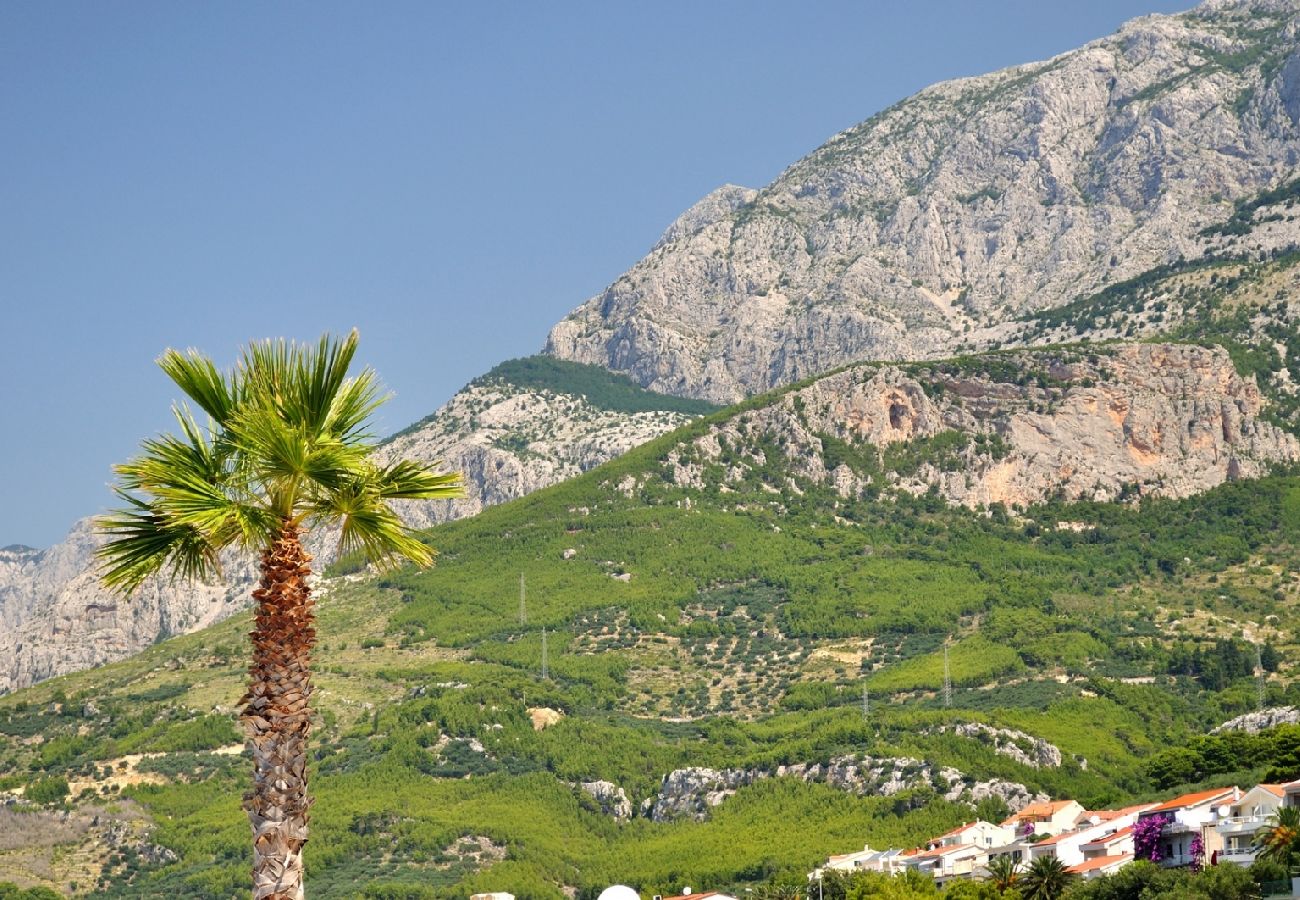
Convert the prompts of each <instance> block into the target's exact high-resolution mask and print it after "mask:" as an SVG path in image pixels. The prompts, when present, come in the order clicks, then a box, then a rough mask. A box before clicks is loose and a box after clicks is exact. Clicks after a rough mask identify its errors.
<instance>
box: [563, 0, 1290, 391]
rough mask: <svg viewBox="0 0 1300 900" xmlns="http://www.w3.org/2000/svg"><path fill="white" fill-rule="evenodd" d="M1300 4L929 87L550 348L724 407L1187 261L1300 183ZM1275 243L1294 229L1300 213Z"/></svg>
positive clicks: (632, 276) (657, 251) (987, 337)
mask: <svg viewBox="0 0 1300 900" xmlns="http://www.w3.org/2000/svg"><path fill="white" fill-rule="evenodd" d="M1298 28H1300V5H1297V3H1295V2H1294V0H1211V2H1207V3H1203V4H1202V5H1200V6H1198V7H1196V8H1195V9H1194V10H1192V11H1190V12H1187V13H1184V14H1182V15H1175V16H1145V17H1142V18H1139V19H1135V20H1133V21H1131V22H1129V23H1128V24H1126V25H1124V26H1123V27H1122V28H1120V29H1119V31H1117V32H1116V33H1115V34H1113V35H1111V36H1109V37H1105V38H1102V39H1100V40H1097V41H1093V42H1092V43H1089V44H1087V45H1085V46H1084V47H1081V48H1080V49H1078V50H1074V51H1071V52H1068V53H1064V54H1062V55H1060V56H1058V57H1055V58H1053V59H1050V60H1047V61H1044V62H1039V63H1031V64H1028V65H1022V66H1016V67H1013V68H1010V69H1005V70H1003V71H1000V72H995V73H993V74H990V75H984V76H980V77H976V78H965V79H959V80H956V81H949V82H944V83H941V84H937V85H934V86H932V87H929V88H927V89H925V90H923V91H921V92H920V93H918V94H916V95H915V96H913V97H910V98H908V99H906V100H904V101H902V102H900V103H898V104H896V105H894V106H892V107H890V108H889V109H886V110H884V111H883V112H881V113H879V114H877V115H875V116H873V117H871V118H870V119H868V120H866V121H865V122H863V123H861V124H859V125H856V126H854V127H852V128H850V129H848V130H846V131H844V132H842V133H840V134H838V135H836V136H834V137H833V138H831V139H830V140H829V141H827V142H826V143H825V144H824V145H823V146H821V147H820V148H818V149H817V150H815V151H813V152H812V153H811V154H809V155H808V156H807V157H805V158H804V159H802V160H800V161H799V162H797V163H795V164H794V165H793V166H791V167H790V168H788V169H787V170H786V171H785V172H783V173H782V174H781V175H780V177H778V178H777V179H776V180H775V181H773V182H772V183H771V184H769V185H768V186H766V187H764V188H762V189H761V190H757V191H754V190H746V189H744V188H739V187H735V186H731V185H728V186H726V187H723V188H721V189H719V190H718V191H716V192H714V193H713V194H711V195H709V196H708V197H706V198H705V199H704V200H702V201H700V202H699V203H697V204H696V205H695V206H694V207H692V208H691V209H690V210H688V211H687V212H686V213H685V214H683V215H682V217H681V218H679V219H678V221H676V222H675V223H673V225H672V226H670V227H669V228H668V230H667V231H666V232H665V234H664V236H663V238H662V239H661V240H660V241H659V243H658V244H656V245H655V247H654V248H653V249H652V250H651V251H650V253H649V254H648V255H647V256H646V257H645V258H644V259H643V260H641V261H640V262H639V263H637V264H636V265H635V266H633V268H632V269H631V270H629V271H628V272H627V273H626V274H625V275H623V276H622V277H620V278H619V279H618V280H617V281H615V282H614V284H612V285H611V286H610V287H609V288H607V289H606V290H605V291H604V292H603V293H601V294H599V295H598V296H596V297H593V298H592V299H590V300H589V301H587V302H586V303H584V304H583V305H582V306H580V307H578V308H577V309H576V310H574V311H573V312H572V313H571V314H570V315H569V316H568V317H567V318H565V319H564V320H563V321H562V322H560V323H559V324H557V325H556V326H555V327H554V329H553V330H552V331H551V334H550V337H549V338H548V341H547V347H546V349H547V352H548V353H551V354H554V355H555V356H558V357H561V358H564V359H572V360H579V361H582V362H589V363H596V364H598V365H602V366H606V367H608V368H610V369H613V370H616V371H620V372H626V373H628V374H629V375H631V376H632V377H633V378H634V379H636V380H637V381H638V382H639V383H640V384H643V385H645V386H647V387H650V388H653V389H654V390H658V391H664V392H668V393H673V394H680V395H684V396H692V397H705V398H709V399H712V400H715V401H719V402H730V401H734V400H737V399H739V398H741V397H743V396H746V395H749V394H753V393H755V392H757V391H761V390H764V389H767V388H770V387H773V386H775V385H780V384H785V383H789V382H791V381H795V380H798V379H800V378H805V377H808V376H810V375H815V374H817V373H820V372H824V371H827V370H829V369H831V368H833V367H835V366H838V365H842V364H844V363H846V362H851V361H854V360H859V359H888V360H904V359H922V358H933V357H940V356H949V355H952V354H954V353H955V352H957V351H958V350H960V349H962V348H979V347H985V346H989V345H991V344H993V343H996V342H1001V341H1004V340H1007V339H1009V338H1011V337H1012V336H1013V334H1014V332H1015V328H1014V327H1013V326H1012V324H1011V323H1013V322H1014V321H1015V320H1016V319H1017V318H1019V317H1021V316H1023V315H1025V314H1029V313H1033V312H1035V311H1040V310H1046V309H1051V308H1055V307H1060V306H1063V305H1065V304H1067V303H1069V302H1071V301H1072V300H1075V299H1076V298H1079V297H1082V296H1087V295H1089V294H1092V293H1095V292H1097V291H1099V290H1101V289H1103V288H1105V287H1106V286H1107V285H1110V284H1113V283H1116V282H1119V281H1122V280H1124V279H1128V278H1131V277H1134V276H1137V275H1139V274H1140V273H1143V272H1146V271H1148V270H1151V269H1153V268H1155V267H1157V266H1161V265H1164V264H1168V263H1171V262H1173V261H1175V260H1178V259H1180V258H1187V259H1193V258H1198V257H1201V256H1204V255H1205V254H1207V253H1214V252H1217V251H1219V250H1221V249H1222V246H1223V244H1224V242H1225V241H1224V235H1215V234H1207V233H1203V232H1205V230H1206V229H1207V228H1212V227H1213V226H1214V225H1215V224H1216V223H1221V222H1223V221H1224V220H1225V219H1229V218H1230V217H1231V216H1232V215H1234V213H1237V212H1240V207H1239V205H1235V204H1239V203H1240V202H1244V201H1247V200H1248V199H1249V198H1252V197H1254V196H1256V195H1258V194H1259V193H1260V192H1261V191H1265V190H1267V189H1271V188H1274V187H1276V186H1277V185H1279V184H1281V183H1283V182H1285V181H1286V180H1287V179H1289V178H1292V177H1294V175H1295V174H1296V164H1297V161H1298V159H1300V124H1298V123H1300V43H1298V42H1297V30H1298ZM1269 229H1270V231H1271V235H1270V236H1269V237H1268V239H1267V240H1266V241H1265V242H1264V243H1265V244H1267V245H1270V246H1273V247H1277V246H1283V245H1290V244H1294V243H1295V241H1296V238H1297V234H1298V232H1297V228H1296V225H1295V224H1294V217H1290V218H1287V217H1278V218H1276V219H1274V220H1273V221H1272V223H1271V224H1270V225H1269Z"/></svg>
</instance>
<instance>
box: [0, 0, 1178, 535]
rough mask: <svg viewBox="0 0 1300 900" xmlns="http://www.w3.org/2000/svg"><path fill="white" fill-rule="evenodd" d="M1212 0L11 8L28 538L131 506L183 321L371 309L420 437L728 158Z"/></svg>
mask: <svg viewBox="0 0 1300 900" xmlns="http://www.w3.org/2000/svg"><path fill="white" fill-rule="evenodd" d="M1188 5H1190V0H1183V2H1167V0H1140V2H1135V0H1090V2H1087V3H1082V2H1069V3H1042V2H1028V0H1005V2H1004V0H981V2H967V0H963V2H956V0H914V2H910V3H898V2H893V0H888V2H887V0H877V2H854V3H849V2H823V3H812V2H808V3H796V2H786V3H773V2H759V0H755V2H738V0H737V2H700V0H694V2H677V0H660V2H654V3H631V2H627V3H624V2H608V0H605V2H592V3H568V2H563V3H562V2H556V3H524V2H518V3H496V2H481V3H460V4H440V3H433V2H419V3H403V2H385V3H382V4H363V3H357V2H352V3H332V2H313V3H296V2H283V3H275V4H267V3H240V2H229V3H219V4H218V3H208V4H199V3H173V2H159V3H147V2H119V3H90V2H80V3H70V2H64V3H49V2H45V0H39V2H29V0H9V2H6V3H4V4H0V121H3V122H4V126H3V129H4V131H3V133H4V138H3V140H0V302H2V303H3V320H2V321H3V323H4V335H5V338H6V340H5V342H4V352H3V353H0V378H2V379H3V384H4V393H3V397H4V407H3V412H4V417H3V418H4V422H5V428H4V431H3V434H4V438H5V439H4V440H3V441H0V471H3V472H4V473H5V474H4V482H3V483H4V485H5V489H4V493H3V500H4V502H3V503H2V504H0V545H5V544H8V543H14V542H18V543H26V544H32V545H35V546H46V545H48V544H50V543H53V542H55V541H57V540H58V539H59V538H60V537H61V536H62V535H63V533H64V532H65V531H66V529H67V528H68V526H69V525H70V524H71V523H72V522H73V520H75V519H76V518H78V517H80V516H83V515H88V514H91V513H94V512H97V511H99V510H101V509H102V508H103V507H104V506H106V505H107V504H109V503H110V502H111V495H110V494H109V492H108V489H107V485H108V483H109V482H110V480H111V471H110V467H111V465H112V464H113V463H114V462H116V461H120V460H122V459H125V458H126V457H128V456H130V455H131V453H132V452H133V451H134V449H135V448H136V446H137V444H138V442H139V439H140V438H142V437H144V436H147V435H150V434H153V433H156V432H157V431H159V430H162V429H166V428H167V427H168V425H169V414H168V408H169V405H170V403H171V401H172V400H173V399H175V391H173V390H172V389H171V387H170V386H169V383H168V382H167V380H166V379H165V377H164V376H163V375H162V374H161V372H160V371H159V370H158V369H157V368H156V367H155V366H154V364H153V360H154V359H155V358H156V357H157V355H158V354H159V352H161V351H162V350H163V349H164V348H165V347H167V346H180V347H185V346H197V347H199V348H201V349H203V350H205V351H207V352H209V353H211V354H212V355H213V356H214V357H215V358H216V359H217V360H218V361H219V362H220V363H222V364H223V365H224V364H228V363H229V362H230V361H231V360H232V359H233V357H234V354H235V351H236V348H237V347H238V346H239V345H240V344H242V343H244V342H246V341H248V340H252V339H258V338H262V337H269V336H286V337H295V338H302V339H314V338H316V337H318V336H319V335H320V334H321V333H322V332H324V331H327V330H328V331H345V330H347V329H349V328H351V327H353V326H356V327H358V328H359V329H360V331H361V337H362V345H361V355H362V357H363V360H364V361H365V362H366V363H369V364H371V365H373V366H374V367H375V368H376V369H378V370H379V372H380V374H381V375H382V376H383V378H384V380H385V381H386V383H387V384H388V385H389V386H390V387H391V388H392V389H393V390H394V391H395V392H396V394H397V396H396V399H395V400H394V401H393V402H392V403H391V404H389V406H388V407H386V408H385V410H384V412H383V413H382V417H381V421H380V422H379V425H380V428H381V430H383V431H392V430H396V429H397V428H400V427H402V426H404V425H406V424H408V423H409V422H411V421H413V420H415V419H418V418H420V417H422V416H424V415H426V414H428V413H429V412H431V411H433V410H434V409H435V408H436V407H437V406H438V405H439V404H441V403H442V402H443V401H445V400H446V399H447V398H448V397H449V396H450V395H451V394H452V393H454V392H455V391H456V390H457V389H458V388H459V387H460V386H461V385H463V384H464V383H465V382H466V381H468V380H469V379H471V378H473V377H474V376H475V375H478V374H480V373H482V372H483V371H485V370H487V369H488V368H490V367H491V366H492V365H494V364H495V363H497V362H499V361H500V360H502V359H506V358H509V357H512V356H522V355H525V354H528V353H533V352H536V351H537V350H538V349H540V347H541V346H542V343H543V341H544V340H545V336H546V332H547V330H548V328H549V327H550V325H551V324H553V323H554V322H555V321H556V320H558V319H559V318H561V317H562V316H563V315H564V313H565V312H567V311H568V310H569V309H571V308H572V307H574V306H576V305H577V304H579V303H580V302H582V301H583V300H584V299H586V298H587V297H589V296H591V295H593V294H595V293H597V292H599V291H600V290H601V289H602V288H603V287H604V286H605V285H606V284H608V283H609V282H611V281H612V280H613V279H614V278H616V277H617V276H618V275H619V274H620V273H621V272H622V271H624V270H625V269H626V268H627V267H628V266H630V265H631V264H632V263H633V262H635V261H636V260H637V259H638V258H639V257H640V256H641V255H642V254H643V253H644V252H645V251H646V250H647V249H648V248H649V247H650V246H651V245H652V244H653V243H654V241H655V240H656V238H657V237H658V235H659V233H660V232H661V231H662V229H663V228H664V227H665V226H666V225H667V224H668V223H669V222H670V221H671V220H672V219H673V218H674V217H675V216H676V215H677V214H678V213H679V212H680V211H681V210H683V209H685V208H686V207H687V206H689V205H690V204H691V203H693V202H694V201H695V200H697V199H698V198H699V197H701V196H702V195H703V194H705V193H707V192H708V191H710V190H712V189H713V188H715V187H717V186H718V185H721V184H724V183H726V182H733V183H737V184H744V185H748V186H751V187H759V186H762V185H763V184H765V183H767V182H769V181H771V180H772V179H773V178H774V177H775V176H776V175H777V174H778V173H779V172H780V171H781V170H782V169H783V168H784V167H785V166H787V165H788V164H790V163H792V162H794V161H795V160H796V159H798V158H799V157H801V156H803V155H804V154H806V153H807V152H809V151H810V150H812V149H813V148H815V147H816V146H817V145H818V144H820V143H821V142H822V141H824V140H825V139H826V138H828V137H830V136H831V135H832V134H834V133H836V132H837V131H840V130H842V129H844V128H847V127H848V126H850V125H852V124H854V123H855V122H858V121H860V120H862V119H865V118H867V117H868V116H870V115H871V114H872V113H873V112H875V111H877V110H879V109H881V108H883V107H885V106H887V105H889V104H890V103H893V102H894V101H896V100H899V99H901V98H902V97H905V96H907V95H908V94H910V93H913V92H914V91H916V90H918V89H920V88H922V87H924V86H925V85H927V84H930V83H932V82H935V81H940V80H943V79H946V78H953V77H958V76H962V75H974V74H979V73H981V72H985V71H990V70H993V69H996V68H1001V67H1003V66H1007V65H1014V64H1017V63H1021V62H1028V61H1030V60H1035V59H1041V58H1044V57H1047V56H1051V55H1053V54H1056V53H1059V52H1062V51H1064V50H1068V49H1070V48H1072V47H1075V46H1077V45H1079V44H1082V43H1084V42H1086V41H1088V40H1090V39H1092V38H1095V37H1100V36H1102V35H1105V34H1108V33H1110V32H1112V31H1114V30H1115V28H1116V27H1118V26H1119V24H1120V23H1121V22H1123V21H1124V20H1126V19H1128V18H1131V17H1133V16H1135V15H1141V14H1144V13H1148V12H1173V11H1177V10H1181V9H1183V8H1186V7H1187V6H1188Z"/></svg>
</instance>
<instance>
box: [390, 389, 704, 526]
mask: <svg viewBox="0 0 1300 900" xmlns="http://www.w3.org/2000/svg"><path fill="white" fill-rule="evenodd" d="M691 418H692V416H689V415H686V414H684V413H679V412H670V411H663V410H646V411H641V412H633V413H628V412H620V411H616V410H610V409H602V408H600V407H598V406H596V405H593V404H592V403H591V402H589V401H588V400H587V399H586V398H584V397H580V396H574V395H572V394H562V393H556V392H554V391H549V390H542V389H535V388H521V387H518V386H516V385H512V384H510V383H508V382H504V381H497V380H489V381H482V382H475V383H474V384H471V385H469V386H468V387H466V388H465V389H464V390H462V391H461V392H460V393H458V394H456V396H455V397H453V398H452V399H451V400H450V401H448V402H447V404H446V405H445V406H443V407H442V408H441V409H439V410H438V412H437V413H436V414H434V416H432V417H431V418H430V419H429V420H427V421H426V422H425V423H424V424H423V425H422V426H420V427H418V428H416V429H414V430H412V431H408V432H407V433H404V434H401V435H399V436H398V437H396V438H394V439H393V440H392V441H391V442H389V443H387V444H386V445H385V446H384V448H383V449H382V451H381V454H380V455H381V457H382V458H383V459H385V460H386V461H387V460H394V459H419V460H426V461H428V460H441V461H442V463H443V465H444V466H446V468H447V469H449V470H452V471H457V472H461V473H462V474H463V475H464V477H465V482H466V484H467V485H468V491H467V495H466V496H465V498H464V499H461V500H454V501H451V502H449V503H413V504H409V505H408V506H407V508H406V510H404V514H405V515H406V517H407V519H408V521H410V522H411V523H412V524H416V525H419V526H420V527H425V526H428V525H433V524H437V523H438V522H445V521H449V520H451V519H455V518H460V517H461V516H468V515H474V514H475V513H477V512H479V511H480V510H482V509H483V508H484V507H487V506H492V505H494V504H496V503H504V502H505V501H507V500H513V499H515V498H516V497H522V496H524V495H525V494H528V493H531V492H533V491H535V490H537V489H538V488H543V487H546V486H547V485H551V484H555V483H557V482H560V481H563V480H565V479H566V478H572V477H573V476H574V475H578V474H580V473H582V472H585V471H587V470H588V469H590V468H592V467H593V466H596V465H599V464H600V463H603V462H605V461H606V460H610V459H613V458H614V457H615V456H618V455H620V454H622V453H625V452H627V451H628V450H630V449H631V448H633V447H635V446H637V445H639V444H643V443H645V442H646V441H648V440H650V439H651V438H654V437H658V436H659V435H661V434H663V433H664V432H666V431H671V430H672V429H673V428H676V427H677V426H679V425H682V424H684V423H686V422H688V421H690V419H691Z"/></svg>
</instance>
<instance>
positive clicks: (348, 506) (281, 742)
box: [98, 331, 459, 900]
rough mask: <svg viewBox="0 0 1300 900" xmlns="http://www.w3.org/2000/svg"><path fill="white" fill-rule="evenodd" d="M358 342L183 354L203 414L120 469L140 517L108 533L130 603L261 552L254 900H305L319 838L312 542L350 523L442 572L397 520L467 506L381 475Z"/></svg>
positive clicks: (354, 536) (125, 493)
mask: <svg viewBox="0 0 1300 900" xmlns="http://www.w3.org/2000/svg"><path fill="white" fill-rule="evenodd" d="M356 347H357V333H356V332H355V331H353V332H352V333H351V334H350V335H349V336H348V337H347V338H344V339H342V340H340V339H337V338H333V337H330V336H328V335H327V336H325V337H322V338H321V340H320V342H319V344H317V345H316V346H314V347H313V346H310V345H300V344H295V343H289V342H286V341H283V340H279V341H264V342H261V343H256V344H252V345H250V346H249V347H247V348H245V349H244V351H243V353H242V356H241V359H240V362H239V364H238V365H237V366H236V367H235V369H234V370H233V371H230V372H227V373H221V372H219V371H218V369H217V367H216V366H215V365H214V364H213V363H212V361H211V360H209V359H208V358H207V357H205V356H203V355H202V354H200V353H199V352H198V351H195V350H189V351H187V352H185V353H181V352H179V351H176V350H168V351H167V352H166V353H164V354H163V355H162V357H161V358H159V360H158V364H159V366H160V367H161V368H162V370H163V371H164V372H166V373H167V375H168V376H169V377H170V378H171V379H172V380H173V381H174V382H175V383H176V384H177V386H178V387H180V389H181V390H182V391H183V392H184V393H185V395H186V396H187V397H188V398H189V399H190V401H192V402H193V403H194V404H195V405H196V406H197V407H198V408H199V410H201V411H202V412H203V413H206V415H207V417H208V421H207V423H206V424H205V425H201V424H200V423H199V422H198V420H197V419H196V418H195V415H194V413H193V412H192V411H191V408H190V407H189V406H187V405H185V404H181V405H179V406H176V407H175V408H174V410H173V412H174V414H175V417H176V421H177V423H178V424H179V426H180V435H179V436H177V435H164V436H162V437H158V438H154V439H150V440H146V441H144V443H143V447H142V453H141V454H140V455H139V456H138V457H136V458H135V459H132V460H131V461H130V462H127V463H125V464H123V465H120V466H117V467H116V469H115V471H116V472H117V475H118V485H117V487H116V491H117V493H118V495H119V496H120V497H121V499H122V500H123V501H125V503H126V504H127V505H126V508H125V509H122V510H118V511H116V512H114V513H111V514H109V515H107V516H105V517H103V518H101V519H100V520H99V522H98V527H99V528H100V530H101V531H103V532H104V533H105V534H106V535H107V536H108V542H107V543H106V544H105V545H104V546H103V547H102V548H101V549H100V551H99V556H100V559H101V563H102V566H103V570H102V578H103V581H104V583H105V584H106V585H107V586H109V587H110V588H113V589H115V590H118V591H121V592H122V593H124V594H129V593H131V592H132V591H133V590H134V589H135V588H137V587H138V586H139V585H140V584H141V583H142V582H143V581H144V580H145V579H146V578H148V577H149V576H151V575H154V574H155V573H159V572H163V571H169V572H171V573H172V574H174V575H176V576H179V577H181V578H183V579H187V580H188V579H206V578H211V577H213V576H216V575H219V574H220V553H221V551H222V550H223V549H225V548H228V547H232V546H238V547H241V548H243V549H245V550H251V551H257V552H259V553H260V555H261V561H260V572H261V581H260V584H259V586H258V587H257V588H256V590H254V591H253V598H254V600H255V601H256V604H257V606H256V612H255V625H254V629H253V631H252V633H251V635H250V637H251V638H252V665H251V666H250V668H249V683H248V692H247V693H246V694H245V695H244V697H243V699H242V700H241V701H240V702H241V703H242V704H243V710H242V712H241V714H240V721H241V722H242V724H243V726H244V730H245V733H246V735H247V738H248V745H249V747H250V748H251V750H252V754H253V787H252V790H250V791H249V792H248V793H247V794H246V795H245V796H244V809H245V810H246V812H247V813H248V818H249V821H250V823H251V824H252V827H253V897H254V898H255V900H266V898H270V900H300V898H302V897H303V865H302V850H303V845H304V844H305V843H306V841H307V836H308V809H309V807H310V806H311V798H310V796H309V795H308V792H307V770H306V760H307V739H308V736H309V733H310V730H311V696H312V686H311V651H312V649H313V647H314V646H315V643H316V630H315V627H314V623H315V614H314V612H313V605H314V604H313V601H312V599H311V591H310V588H309V585H308V578H309V576H310V575H311V573H312V568H311V556H310V555H308V554H307V552H306V551H305V550H304V548H303V544H302V537H303V534H304V533H305V531H307V530H310V529H311V528H315V527H322V526H327V525H330V526H332V525H337V526H338V527H339V550H340V552H342V553H347V552H353V551H359V552H361V553H362V554H363V555H365V556H366V557H368V558H369V559H372V560H374V561H375V562H377V563H379V564H383V565H395V564H397V563H398V562H399V561H401V560H403V559H405V560H410V561H412V562H415V563H416V564H418V565H422V566H427V565H429V564H431V563H432V561H433V550H432V549H431V548H429V547H428V546H426V545H425V544H423V543H421V542H420V540H419V539H418V538H417V537H416V536H415V535H414V533H413V532H411V531H410V530H409V529H407V528H406V527H405V526H404V525H403V524H402V522H401V520H400V519H399V518H398V517H397V514H396V513H395V512H394V510H393V508H392V505H391V503H392V501H394V500H408V499H434V498H441V497H451V496H456V495H457V494H458V493H459V479H458V477H457V476H456V475H448V474H438V473H436V472H434V471H432V470H431V469H428V468H426V467H424V466H422V465H420V464H418V463H414V462H410V461H401V462H397V463H394V464H392V465H388V466H381V465H379V464H378V463H376V462H375V461H374V460H373V459H372V451H373V450H374V447H375V444H374V442H373V439H372V438H371V436H370V435H369V434H368V433H367V432H366V430H365V429H366V426H367V422H368V420H369V418H370V415H371V413H373V412H374V410H375V409H376V408H377V407H378V406H379V405H380V404H381V403H383V402H384V400H385V399H387V398H386V396H384V395H383V393H382V392H381V388H380V385H379V381H378V378H377V377H376V375H375V373H374V372H373V371H372V370H370V369H364V370H362V371H361V372H360V373H358V374H356V375H355V376H351V377H349V375H348V369H349V367H350V365H351V363H352V358H353V356H354V355H355V353H356Z"/></svg>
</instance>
